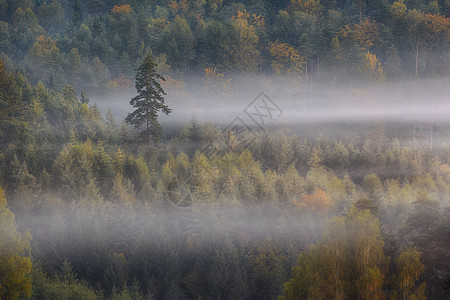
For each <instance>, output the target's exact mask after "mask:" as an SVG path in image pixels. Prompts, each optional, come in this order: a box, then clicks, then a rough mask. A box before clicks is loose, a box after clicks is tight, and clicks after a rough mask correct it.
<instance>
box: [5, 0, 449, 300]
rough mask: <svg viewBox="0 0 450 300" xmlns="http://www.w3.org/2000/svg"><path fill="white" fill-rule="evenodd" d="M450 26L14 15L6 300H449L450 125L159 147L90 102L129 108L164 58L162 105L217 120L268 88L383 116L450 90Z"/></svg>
mask: <svg viewBox="0 0 450 300" xmlns="http://www.w3.org/2000/svg"><path fill="white" fill-rule="evenodd" d="M449 13H450V2H449V1H448V0H446V1H444V0H442V1H425V0H405V1H396V2H392V1H387V0H374V1H363V0H360V1H350V0H349V1H345V0H334V1H333V0H321V1H318V0H309V1H301V0H296V1H294V0H293V1H264V0H261V1H258V0H255V1H241V2H238V1H221V0H196V1H184V0H183V1H151V0H148V1H145V0H141V1H111V0H108V1H106V0H103V1H101V0H83V1H80V0H77V1H65V0H61V1H58V0H54V1H51V0H50V1H47V2H45V1H37V0H36V1H31V0H0V53H1V54H0V299H28V298H31V299H392V300H394V299H448V297H449V295H450V240H449V236H450V206H449V205H450V144H449V141H450V124H449V123H448V122H447V123H446V122H440V123H436V124H435V125H434V127H433V129H434V136H435V141H434V144H430V143H429V141H426V142H424V141H423V139H421V138H422V137H421V136H420V134H418V133H417V132H418V128H420V127H421V126H422V127H423V124H419V123H414V122H413V121H411V122H409V123H408V122H406V123H405V122H403V123H400V124H397V123H386V122H381V121H380V122H365V123H357V122H355V123H352V124H345V125H343V126H346V129H345V130H342V132H340V134H339V135H337V134H335V131H333V130H331V129H330V128H333V127H334V125H333V124H331V125H317V124H315V125H304V127H302V128H301V129H299V128H297V127H296V126H294V125H292V126H291V125H285V126H273V127H269V128H266V129H265V130H261V131H259V132H258V134H257V136H256V138H255V140H253V142H252V143H251V144H246V143H242V142H241V140H243V139H245V138H246V137H245V135H244V136H242V135H239V136H238V135H235V134H234V133H233V132H232V131H228V130H223V126H221V125H220V124H212V123H205V122H202V121H199V120H197V119H196V118H192V120H191V121H190V122H188V123H186V124H185V125H184V127H181V128H178V127H177V126H173V127H171V128H168V129H167V128H166V130H164V131H163V133H162V135H161V140H160V141H158V142H152V143H151V144H147V142H146V141H143V140H142V138H141V136H140V135H139V134H138V132H137V130H135V129H133V128H131V127H130V126H128V124H126V123H125V122H124V121H122V120H120V119H118V118H116V117H115V116H114V115H113V113H112V112H111V111H110V110H108V111H101V110H100V109H99V108H98V107H97V105H96V104H95V103H94V101H91V100H90V98H91V99H93V97H94V96H95V95H101V94H104V93H106V94H107V95H108V94H114V93H116V92H117V91H120V89H122V88H129V87H131V88H133V86H134V83H135V79H134V77H135V75H136V68H137V67H138V66H139V65H140V63H141V61H142V60H143V59H144V58H145V57H146V55H147V54H148V53H151V54H152V55H153V57H154V59H155V61H156V62H157V63H158V66H157V67H158V72H159V73H160V74H162V75H163V76H164V77H166V81H164V82H161V85H162V87H163V88H164V89H165V91H166V93H167V94H168V96H167V97H170V96H171V95H173V94H177V95H182V96H184V97H188V96H192V94H190V93H191V92H192V91H193V90H194V89H195V88H197V87H199V86H201V87H202V88H204V89H211V91H213V92H214V95H215V96H214V97H213V98H211V101H217V98H218V97H220V95H221V93H222V92H223V93H225V94H226V93H234V92H235V86H234V84H237V83H235V82H236V80H233V79H234V78H236V77H240V76H244V77H245V76H250V75H258V76H262V77H264V76H267V78H270V79H266V80H268V82H269V81H270V80H277V81H278V82H279V81H285V83H286V85H291V84H293V85H295V84H297V83H298V86H299V87H300V88H303V87H304V85H303V83H304V82H316V83H317V82H319V83H320V84H327V85H333V86H334V87H335V88H336V89H337V90H339V91H341V92H342V93H343V94H344V95H350V94H351V95H352V97H366V96H367V94H369V96H368V97H369V98H371V99H372V98H373V97H374V96H373V95H372V92H373V90H371V89H367V90H357V89H356V88H355V85H356V82H357V83H358V84H360V83H362V82H365V83H370V84H374V85H375V86H377V85H378V86H380V85H383V84H385V82H395V81H400V80H403V79H405V78H413V79H415V80H416V81H420V80H421V79H423V78H445V77H446V76H448V75H449V71H450V66H449V63H450V57H449V54H450V52H449V50H450V49H449V35H450V29H449V24H450V21H449V18H448V15H449ZM218 91H220V92H218ZM355 95H356V96H355ZM375 98H376V97H375ZM372 100H373V99H372ZM123 101H124V102H125V103H128V102H129V101H130V99H124V100H123ZM130 111H132V108H131V106H130ZM189 117H190V116H189ZM211 145H212V147H213V148H214V149H215V151H214V155H212V156H211V155H208V153H207V152H205V151H204V149H205V148H206V147H211ZM430 145H433V147H432V148H431V147H430Z"/></svg>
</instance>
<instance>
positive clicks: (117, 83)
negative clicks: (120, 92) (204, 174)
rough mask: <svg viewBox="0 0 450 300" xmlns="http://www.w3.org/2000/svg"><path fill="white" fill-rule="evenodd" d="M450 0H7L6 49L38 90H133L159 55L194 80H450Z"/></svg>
mask: <svg viewBox="0 0 450 300" xmlns="http://www.w3.org/2000/svg"><path fill="white" fill-rule="evenodd" d="M449 10H450V4H449V3H448V1H444V0H433V1H429V0H399V1H387V0H376V1H364V0H361V1H354V0H345V1H344V0H332V1H330V0H322V1H318V0H308V1H304V0H291V1H286V0H285V1H265V0H258V1H227V0H225V1H223V0H196V1H184V0H177V1H175V0H174V1H150V0H139V1H137V0H136V1H109V0H108V1H100V0H77V1H64V0H49V1H31V0H27V1H22V0H21V1H18V0H2V1H0V53H2V58H3V60H4V61H5V62H6V63H7V64H8V62H10V61H11V62H13V63H14V64H15V65H18V66H21V68H22V69H23V70H24V71H25V72H26V73H27V76H28V77H29V78H30V80H31V81H32V82H33V83H37V82H38V81H43V82H45V83H47V84H48V85H49V86H50V87H58V88H62V87H63V86H64V85H65V84H67V83H69V84H72V85H74V86H75V87H76V88H77V89H79V88H84V89H85V90H87V91H90V92H91V91H99V89H103V90H105V89H108V88H110V89H113V88H115V87H123V86H132V79H133V76H134V70H133V69H135V68H137V67H138V66H139V63H140V61H141V60H142V59H143V58H144V57H145V55H146V54H147V53H148V52H150V51H151V52H152V53H153V55H154V57H156V58H157V62H158V63H159V68H160V70H159V72H160V73H161V74H162V75H164V76H165V77H168V78H172V79H173V80H175V81H182V82H184V83H187V84H189V82H191V83H192V82H193V80H194V78H205V79H215V80H218V79H220V78H223V79H227V80H229V79H232V78H233V75H234V74H235V73H236V72H240V73H241V72H243V73H246V74H275V75H277V76H290V77H294V78H299V79H307V80H314V81H325V82H330V81H332V80H338V81H341V82H347V81H349V80H363V81H368V82H373V81H383V80H385V79H388V80H393V79H397V78H400V77H409V78H411V77H420V78H422V77H436V76H448V70H449V69H450V68H449V65H448V61H449V59H448V57H449V34H450V30H449V18H448V15H449Z"/></svg>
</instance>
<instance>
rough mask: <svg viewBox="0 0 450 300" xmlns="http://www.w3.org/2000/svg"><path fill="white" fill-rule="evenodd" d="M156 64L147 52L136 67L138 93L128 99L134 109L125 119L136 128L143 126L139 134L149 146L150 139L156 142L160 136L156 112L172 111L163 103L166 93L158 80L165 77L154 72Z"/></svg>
mask: <svg viewBox="0 0 450 300" xmlns="http://www.w3.org/2000/svg"><path fill="white" fill-rule="evenodd" d="M157 66H158V65H157V64H156V63H155V62H154V60H153V58H152V55H151V54H148V55H147V56H146V57H145V59H144V60H143V61H142V63H141V65H140V66H139V68H138V69H137V71H138V72H137V74H136V84H135V87H136V91H137V93H138V95H137V96H135V97H133V98H132V99H131V101H130V104H131V105H132V106H133V107H134V108H136V110H135V111H133V112H132V113H129V114H128V116H127V117H126V119H125V121H126V122H127V123H128V124H130V125H133V126H134V127H135V128H137V129H139V128H142V127H143V126H144V129H143V130H142V131H141V132H140V134H141V135H142V136H144V137H145V138H146V140H147V142H148V145H149V147H150V142H151V140H153V141H154V142H158V141H159V138H160V136H161V131H162V128H161V125H160V124H159V123H158V112H159V111H161V112H163V113H165V114H166V115H168V114H170V113H171V112H172V109H170V108H169V107H168V106H167V105H166V104H165V103H164V95H166V93H165V92H164V90H163V88H162V87H161V85H160V83H159V81H160V80H163V81H164V80H165V79H164V77H163V76H161V75H160V74H158V73H157V72H156V71H157V68H156V67H157Z"/></svg>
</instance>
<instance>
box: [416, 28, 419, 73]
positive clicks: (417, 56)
mask: <svg viewBox="0 0 450 300" xmlns="http://www.w3.org/2000/svg"><path fill="white" fill-rule="evenodd" d="M418 64H419V37H416V72H415V77H416V78H417V66H418Z"/></svg>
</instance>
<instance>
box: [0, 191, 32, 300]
mask: <svg viewBox="0 0 450 300" xmlns="http://www.w3.org/2000/svg"><path fill="white" fill-rule="evenodd" d="M30 239H31V236H30V234H29V233H26V234H21V233H20V232H18V231H17V229H16V226H15V225H14V214H13V213H12V212H11V211H10V210H9V208H7V203H6V199H5V193H4V191H3V189H2V188H1V187H0V299H22V297H30V296H31V278H30V273H31V260H30V258H29V257H27V252H28V253H29V251H30Z"/></svg>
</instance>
